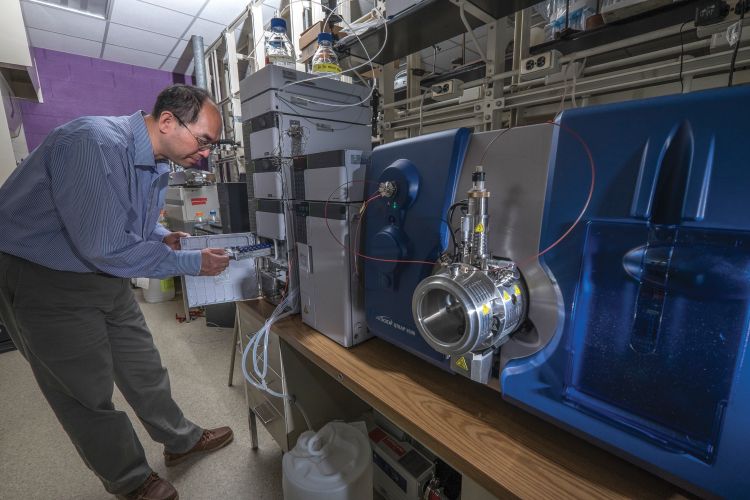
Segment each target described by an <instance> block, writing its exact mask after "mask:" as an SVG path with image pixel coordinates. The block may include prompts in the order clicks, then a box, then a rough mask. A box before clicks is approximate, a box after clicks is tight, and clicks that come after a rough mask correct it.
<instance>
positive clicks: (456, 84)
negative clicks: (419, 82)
mask: <svg viewBox="0 0 750 500" xmlns="http://www.w3.org/2000/svg"><path fill="white" fill-rule="evenodd" d="M463 83H464V82H462V81H461V80H456V79H455V78H454V79H451V80H446V81H444V82H440V83H436V84H435V85H432V86H431V87H430V91H431V92H432V95H431V96H430V97H432V99H434V100H436V101H447V100H448V99H455V98H457V97H461V96H462V95H463V91H462V90H461V86H462V85H463Z"/></svg>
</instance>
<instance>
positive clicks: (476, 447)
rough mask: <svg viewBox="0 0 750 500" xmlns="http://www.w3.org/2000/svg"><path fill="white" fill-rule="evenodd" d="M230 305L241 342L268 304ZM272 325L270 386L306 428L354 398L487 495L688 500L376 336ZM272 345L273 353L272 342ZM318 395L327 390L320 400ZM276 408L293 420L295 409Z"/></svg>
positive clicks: (340, 412) (295, 323) (355, 408)
mask: <svg viewBox="0 0 750 500" xmlns="http://www.w3.org/2000/svg"><path fill="white" fill-rule="evenodd" d="M236 304H237V321H236V326H235V334H236V335H237V337H238V338H239V340H240V341H241V344H243V345H244V342H242V340H243V338H244V340H247V334H248V333H252V332H254V331H256V329H257V328H258V325H262V323H263V322H264V321H265V318H266V317H268V316H269V315H270V313H271V311H272V310H273V306H272V305H270V304H268V303H266V302H264V301H262V300H260V301H246V302H237V303H236ZM271 331H272V334H273V335H272V343H273V342H276V343H278V346H279V351H278V352H279V353H280V355H282V356H286V357H285V359H284V363H283V364H284V365H285V366H284V369H286V370H287V371H288V372H289V373H287V374H286V378H285V379H284V380H283V381H281V380H280V381H276V382H277V384H278V385H277V387H279V388H284V389H285V390H286V391H287V392H288V393H289V394H294V395H295V397H296V398H298V399H299V401H300V402H304V403H305V405H306V406H310V407H309V408H307V413H308V414H310V417H311V418H310V420H311V421H313V426H318V425H322V424H323V423H325V421H327V420H325V419H326V418H328V419H330V418H332V417H333V418H342V419H348V418H352V417H353V415H355V414H356V413H357V412H359V411H361V410H362V408H363V406H362V405H361V403H364V405H369V407H372V408H373V409H374V410H376V411H378V412H380V413H381V414H382V415H384V416H385V417H386V418H387V419H389V420H390V421H391V422H393V423H394V424H395V425H396V426H398V427H400V428H401V429H402V430H403V431H404V432H406V433H407V434H409V435H410V436H412V437H413V438H414V439H415V440H417V441H418V442H420V443H421V444H422V445H423V446H425V447H426V448H428V449H429V450H431V451H432V452H433V453H435V454H436V455H437V456H438V457H440V458H441V459H442V460H444V461H445V462H446V463H447V464H449V465H450V466H452V467H453V468H455V469H456V470H457V471H458V472H460V473H461V474H462V476H463V478H464V483H465V484H466V483H467V482H468V483H471V484H474V485H475V487H477V488H479V491H483V494H484V495H485V496H486V497H487V498H492V497H493V496H494V497H498V498H509V497H522V498H639V499H646V498H691V495H690V494H688V493H686V492H684V491H683V490H681V489H679V488H678V487H676V486H674V485H672V484H670V483H668V482H667V481H664V480H663V479H660V478H658V477H656V476H655V475H653V474H651V473H649V472H647V471H645V470H643V469H641V468H639V467H636V466H635V465H633V464H631V463H629V462H626V461H625V460H623V459H621V458H619V457H617V456H615V455H613V454H611V453H609V452H607V451H605V450H604V449H601V448H598V447H596V446H594V445H593V444H590V443H589V442H587V441H584V440H583V439H581V438H579V437H577V436H575V435H573V434H571V433H569V432H567V431H565V430H563V429H561V428H559V427H556V426H554V425H552V424H550V423H548V422H545V421H544V420H542V419H540V418H538V417H536V416H534V415H532V414H530V413H528V412H525V411H523V410H522V409H520V408H517V407H515V406H513V405H511V404H509V403H507V402H505V401H503V400H502V398H501V396H500V394H499V393H498V392H497V391H495V390H493V389H491V388H489V387H486V386H482V385H479V384H476V383H472V382H470V381H469V380H467V379H465V378H463V377H460V376H458V375H453V374H450V373H447V372H444V371H442V370H440V369H438V368H437V367H435V366H432V365H431V364H429V363H427V362H425V361H423V360H421V359H419V358H417V357H415V356H413V355H411V354H409V353H407V352H406V351H403V350H401V349H398V348H396V347H395V346H393V345H391V344H388V343H387V342H385V341H383V340H381V339H378V338H373V339H370V340H368V341H366V342H364V343H362V344H360V345H358V346H355V347H353V348H350V349H346V348H344V347H341V346H340V345H338V344H337V343H335V342H333V341H331V340H330V339H328V338H327V337H326V336H324V335H322V334H320V333H318V332H317V331H315V330H313V329H312V328H310V327H309V326H307V325H305V324H304V323H302V320H301V318H300V316H299V315H294V316H291V317H289V318H286V319H283V320H281V321H279V322H278V323H276V324H275V325H274V326H273V327H272V330H271ZM271 352H272V353H273V352H277V351H275V347H274V345H273V344H272V347H271ZM295 366H296V367H295ZM232 369H233V367H232ZM294 373H297V375H294V376H292V375H293V374H294ZM280 378H283V377H280ZM231 383H232V376H231V371H230V385H231ZM245 385H246V388H247V384H245ZM299 385H303V386H304V387H301V388H300V387H298V386H299ZM316 386H319V391H318V390H316V389H315V387H316ZM342 389H344V390H343V392H342ZM348 397H349V398H352V400H351V401H348V400H347V398H348ZM321 398H326V400H325V404H321ZM271 399H273V398H271ZM272 403H273V404H275V405H276V406H277V407H281V406H283V405H282V403H281V402H279V401H273V402H272ZM249 407H250V412H249V420H250V425H251V428H252V430H253V431H254V430H255V429H254V426H255V417H256V416H255V414H254V412H253V410H252V408H253V407H255V408H259V406H257V404H254V403H253V402H252V401H249ZM326 411H327V412H328V414H326ZM279 412H280V414H281V413H284V412H286V413H287V416H288V417H291V420H292V421H294V420H295V418H294V415H293V414H294V413H296V412H295V410H294V408H288V407H287V408H286V409H283V408H282V409H281V410H279ZM331 412H333V414H331ZM272 422H273V421H272ZM296 422H297V425H296V427H297V429H296V431H295V430H294V429H293V427H295V426H294V425H292V426H289V425H287V428H286V431H288V432H287V434H286V435H285V438H286V439H287V440H288V442H287V443H285V445H284V446H282V448H287V449H288V446H291V445H293V443H294V442H295V441H296V436H297V435H299V432H301V430H304V426H302V427H303V428H301V429H300V428H299V427H300V425H299V422H300V419H299V418H298V417H297V419H296ZM277 441H278V439H277ZM254 443H257V438H255V439H254ZM467 479H468V480H469V481H467ZM465 491H466V490H464V492H465ZM476 498H479V496H477V497H476Z"/></svg>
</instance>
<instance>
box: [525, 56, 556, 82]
mask: <svg viewBox="0 0 750 500" xmlns="http://www.w3.org/2000/svg"><path fill="white" fill-rule="evenodd" d="M561 55H562V54H561V53H560V51H558V50H550V51H549V52H543V53H541V54H537V55H535V56H532V57H529V58H526V59H524V60H523V61H521V80H533V79H535V78H540V77H542V76H544V75H547V74H549V73H552V72H554V71H558V70H559V69H560V56H561Z"/></svg>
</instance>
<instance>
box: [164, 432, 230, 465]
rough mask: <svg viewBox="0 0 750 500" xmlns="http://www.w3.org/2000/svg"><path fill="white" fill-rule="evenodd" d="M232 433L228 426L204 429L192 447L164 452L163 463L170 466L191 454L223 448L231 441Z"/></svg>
mask: <svg viewBox="0 0 750 500" xmlns="http://www.w3.org/2000/svg"><path fill="white" fill-rule="evenodd" d="M233 438H234V433H232V429H230V428H229V427H219V428H217V429H206V430H204V431H203V435H202V436H201V438H200V439H199V440H198V443H197V444H196V445H195V446H193V448H192V449H190V450H188V451H186V452H185V453H168V452H166V451H165V452H164V463H165V464H166V465H167V467H172V466H173V465H177V464H179V463H180V462H183V461H185V460H187V459H188V458H189V457H191V456H193V455H197V454H199V453H208V452H210V451H216V450H218V449H219V448H223V447H225V446H226V445H228V444H229V443H231V442H232V439H233Z"/></svg>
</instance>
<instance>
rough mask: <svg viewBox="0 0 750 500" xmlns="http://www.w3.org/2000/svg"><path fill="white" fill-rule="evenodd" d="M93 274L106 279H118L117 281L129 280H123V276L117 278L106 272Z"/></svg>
mask: <svg viewBox="0 0 750 500" xmlns="http://www.w3.org/2000/svg"><path fill="white" fill-rule="evenodd" d="M91 274H95V275H97V276H104V277H105V278H117V279H121V280H124V279H127V278H123V277H122V276H115V275H113V274H108V273H105V272H104V271H94V272H93V273H91Z"/></svg>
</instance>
